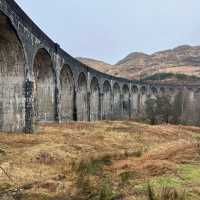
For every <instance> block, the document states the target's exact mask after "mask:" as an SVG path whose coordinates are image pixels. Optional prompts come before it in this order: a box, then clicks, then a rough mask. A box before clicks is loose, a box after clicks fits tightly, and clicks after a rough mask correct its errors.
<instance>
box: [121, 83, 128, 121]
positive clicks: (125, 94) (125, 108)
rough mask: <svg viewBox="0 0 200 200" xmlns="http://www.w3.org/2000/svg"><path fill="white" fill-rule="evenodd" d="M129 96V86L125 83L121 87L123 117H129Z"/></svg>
mask: <svg viewBox="0 0 200 200" xmlns="http://www.w3.org/2000/svg"><path fill="white" fill-rule="evenodd" d="M129 98H130V94H129V88H128V86H127V85H124V86H123V89H122V111H123V118H124V119H129V112H130V100H129Z"/></svg>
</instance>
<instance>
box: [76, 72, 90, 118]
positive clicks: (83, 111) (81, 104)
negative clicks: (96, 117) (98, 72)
mask: <svg viewBox="0 0 200 200" xmlns="http://www.w3.org/2000/svg"><path fill="white" fill-rule="evenodd" d="M87 102H88V92H87V79H86V76H85V74H84V73H81V74H80V75H79V78H78V89H77V95H76V108H77V120H78V121H87V120H88V103H87Z"/></svg>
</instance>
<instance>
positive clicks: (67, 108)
mask: <svg viewBox="0 0 200 200" xmlns="http://www.w3.org/2000/svg"><path fill="white" fill-rule="evenodd" d="M60 86H61V99H60V103H61V111H60V115H61V120H62V121H72V120H73V117H74V78H73V73H72V71H71V69H70V67H69V66H68V65H64V66H63V67H62V69H61V72H60Z"/></svg>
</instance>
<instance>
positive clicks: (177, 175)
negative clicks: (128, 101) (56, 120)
mask: <svg viewBox="0 0 200 200" xmlns="http://www.w3.org/2000/svg"><path fill="white" fill-rule="evenodd" d="M0 167H1V169H0V199H2V200H68V199H69V200H79V199H80V200H147V199H150V200H154V199H156V200H158V199H159V200H165V199H171V200H176V199H177V200H181V199H187V200H198V199H200V128H197V127H190V126H173V125H159V126H151V125H146V124H142V123H136V122H131V121H127V122H96V123H68V124H62V125H58V124H41V126H40V131H39V132H38V133H37V134H33V135H25V134H6V133H2V134H0Z"/></svg>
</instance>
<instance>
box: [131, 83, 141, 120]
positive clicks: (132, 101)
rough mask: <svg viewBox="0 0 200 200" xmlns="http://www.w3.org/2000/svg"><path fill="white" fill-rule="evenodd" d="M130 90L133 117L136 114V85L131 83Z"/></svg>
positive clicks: (137, 90)
mask: <svg viewBox="0 0 200 200" xmlns="http://www.w3.org/2000/svg"><path fill="white" fill-rule="evenodd" d="M131 91H132V92H131V117H132V118H134V117H136V116H137V114H138V97H139V95H138V93H139V89H138V87H137V86H136V85H133V86H132V89H131Z"/></svg>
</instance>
